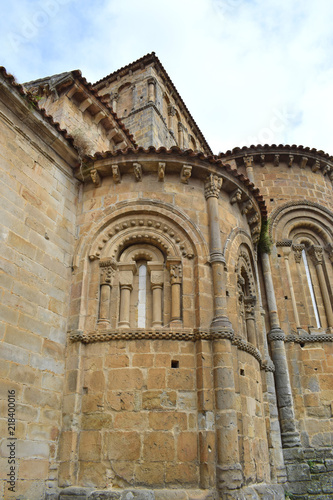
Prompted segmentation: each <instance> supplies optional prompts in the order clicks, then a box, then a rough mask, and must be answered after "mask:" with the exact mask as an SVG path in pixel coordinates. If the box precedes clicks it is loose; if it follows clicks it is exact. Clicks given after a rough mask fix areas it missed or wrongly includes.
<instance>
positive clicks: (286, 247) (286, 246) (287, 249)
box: [277, 240, 301, 329]
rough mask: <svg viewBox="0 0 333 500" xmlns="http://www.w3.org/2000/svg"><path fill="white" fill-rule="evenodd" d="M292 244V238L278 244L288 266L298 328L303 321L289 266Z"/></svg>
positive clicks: (287, 271) (288, 278)
mask: <svg viewBox="0 0 333 500" xmlns="http://www.w3.org/2000/svg"><path fill="white" fill-rule="evenodd" d="M291 245H292V241H291V240H285V241H281V242H280V243H278V244H277V246H281V247H282V252H283V257H284V263H285V266H286V273H287V280H288V285H289V290H290V297H291V303H292V307H293V313H294V319H295V323H296V328H297V329H298V328H301V323H300V320H299V316H298V310H297V304H296V298H295V292H294V285H293V280H292V277H291V272H290V266H289V256H290V254H291Z"/></svg>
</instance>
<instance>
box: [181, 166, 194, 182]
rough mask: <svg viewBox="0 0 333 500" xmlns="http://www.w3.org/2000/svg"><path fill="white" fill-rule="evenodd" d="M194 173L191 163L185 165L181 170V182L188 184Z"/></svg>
mask: <svg viewBox="0 0 333 500" xmlns="http://www.w3.org/2000/svg"><path fill="white" fill-rule="evenodd" d="M191 174H192V167H190V166H189V165H183V167H182V169H181V172H180V182H182V183H183V184H188V180H189V178H190V177H191Z"/></svg>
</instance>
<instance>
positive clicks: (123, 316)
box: [118, 262, 136, 328]
mask: <svg viewBox="0 0 333 500" xmlns="http://www.w3.org/2000/svg"><path fill="white" fill-rule="evenodd" d="M118 268H119V285H120V311H119V323H118V326H119V327H120V328H129V327H130V303H131V291H132V290H133V275H134V272H135V271H136V265H135V263H134V262H133V263H128V264H127V263H125V264H118Z"/></svg>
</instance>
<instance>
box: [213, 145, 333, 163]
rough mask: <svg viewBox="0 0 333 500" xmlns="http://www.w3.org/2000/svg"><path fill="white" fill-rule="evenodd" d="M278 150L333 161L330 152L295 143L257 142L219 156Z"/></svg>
mask: <svg viewBox="0 0 333 500" xmlns="http://www.w3.org/2000/svg"><path fill="white" fill-rule="evenodd" d="M277 152H281V153H282V154H283V153H285V154H288V153H292V152H295V153H298V154H303V155H305V156H306V155H307V154H308V155H311V156H312V155H313V156H315V157H318V158H321V159H322V160H325V161H327V162H333V156H330V155H329V154H328V153H325V152H324V151H322V150H317V149H316V148H309V147H305V146H297V145H296V144H293V145H292V146H290V145H289V144H279V145H276V144H264V145H262V144H257V145H256V146H254V145H252V146H243V147H242V148H239V147H236V148H233V149H232V150H229V151H226V152H225V153H220V154H219V155H218V158H221V159H226V160H227V159H231V158H237V157H243V156H245V155H252V154H264V153H277Z"/></svg>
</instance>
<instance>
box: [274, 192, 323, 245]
mask: <svg viewBox="0 0 333 500" xmlns="http://www.w3.org/2000/svg"><path fill="white" fill-rule="evenodd" d="M301 228H302V229H301ZM302 230H303V231H304V232H306V233H308V234H309V233H312V234H313V235H317V236H319V237H320V239H321V240H322V242H323V244H324V245H328V244H329V243H332V240H333V213H332V212H331V211H330V210H328V209H327V208H326V207H322V206H321V205H319V204H318V203H313V202H310V201H304V200H303V201H298V202H297V201H294V202H289V203H286V204H284V205H282V206H281V207H279V208H278V209H277V210H275V211H274V212H273V213H272V215H271V225H270V236H271V238H272V240H273V241H275V242H278V241H281V240H286V239H292V238H293V237H294V236H295V235H297V234H300V232H301V231H302Z"/></svg>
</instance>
